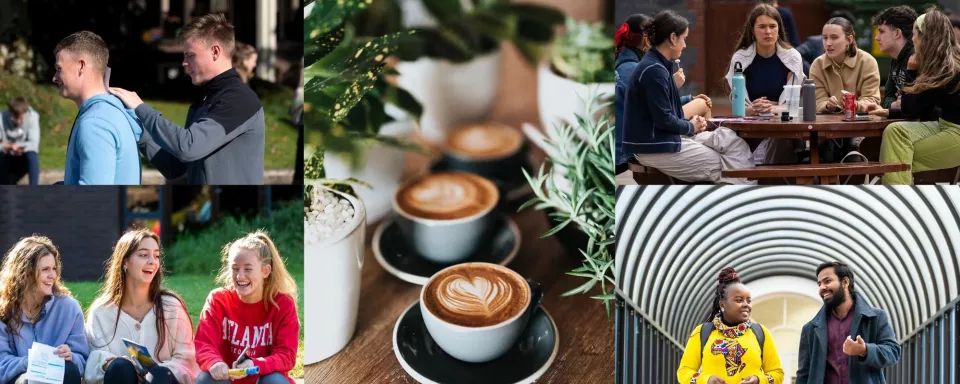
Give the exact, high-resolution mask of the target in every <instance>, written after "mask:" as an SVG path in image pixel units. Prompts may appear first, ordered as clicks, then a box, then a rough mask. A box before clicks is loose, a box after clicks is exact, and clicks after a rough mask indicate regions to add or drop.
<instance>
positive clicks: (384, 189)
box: [324, 119, 416, 223]
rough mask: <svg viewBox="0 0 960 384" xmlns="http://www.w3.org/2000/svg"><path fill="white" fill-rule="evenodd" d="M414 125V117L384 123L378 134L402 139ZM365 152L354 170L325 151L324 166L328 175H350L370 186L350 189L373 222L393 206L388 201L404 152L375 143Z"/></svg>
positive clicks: (401, 166) (401, 170)
mask: <svg viewBox="0 0 960 384" xmlns="http://www.w3.org/2000/svg"><path fill="white" fill-rule="evenodd" d="M415 128H416V123H415V122H414V121H413V120H409V119H405V120H398V121H393V122H390V123H388V124H386V125H384V126H383V127H382V128H381V129H380V134H381V135H385V136H393V137H397V138H401V139H403V138H407V137H409V136H410V134H411V133H412V132H413V131H414V129H415ZM364 155H365V156H364V163H363V164H362V166H361V167H360V168H359V169H358V170H356V171H354V170H352V169H351V168H350V164H349V163H348V162H347V161H346V159H344V158H343V157H341V156H339V155H337V154H333V153H330V152H327V153H326V154H324V167H325V169H326V172H327V178H330V179H340V180H345V179H347V178H351V177H352V178H355V179H357V180H360V181H363V182H365V183H367V184H370V188H367V187H366V186H355V187H354V188H353V190H354V191H356V192H357V194H358V195H360V199H361V200H363V203H364V205H365V206H366V211H367V220H368V221H370V222H371V223H375V222H377V221H380V219H382V218H383V217H385V216H386V215H387V214H389V213H390V211H391V210H392V209H393V208H392V205H391V202H392V201H393V194H394V192H395V191H396V189H397V187H399V185H400V179H401V177H402V176H403V168H404V166H405V165H406V163H407V153H406V152H405V151H403V150H402V149H398V148H392V147H386V146H383V145H379V144H377V145H371V146H369V147H367V148H365V153H364Z"/></svg>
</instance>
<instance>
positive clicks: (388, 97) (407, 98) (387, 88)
mask: <svg viewBox="0 0 960 384" xmlns="http://www.w3.org/2000/svg"><path fill="white" fill-rule="evenodd" d="M377 91H379V92H380V96H381V97H382V98H383V100H384V101H386V102H388V103H392V104H393V105H396V106H397V107H399V108H400V109H402V110H404V111H405V112H407V113H409V114H410V115H411V116H413V117H414V119H416V120H419V119H420V116H421V115H423V106H422V105H420V102H418V101H417V99H416V98H415V97H413V95H411V94H410V92H407V91H406V90H404V89H403V88H400V87H397V86H395V85H393V84H390V83H387V82H386V81H383V79H380V80H378V81H377Z"/></svg>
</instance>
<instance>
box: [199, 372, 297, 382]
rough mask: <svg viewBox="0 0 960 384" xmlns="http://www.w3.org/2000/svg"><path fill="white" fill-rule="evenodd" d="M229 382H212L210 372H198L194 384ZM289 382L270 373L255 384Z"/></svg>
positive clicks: (281, 375) (284, 377) (280, 375)
mask: <svg viewBox="0 0 960 384" xmlns="http://www.w3.org/2000/svg"><path fill="white" fill-rule="evenodd" d="M230 383H231V381H230V380H214V379H213V376H210V372H200V376H199V377H197V383H196V384H230ZM289 383H290V380H289V379H287V377H286V376H284V375H283V374H282V373H277V372H274V373H271V374H269V375H266V376H260V378H259V379H257V384H289Z"/></svg>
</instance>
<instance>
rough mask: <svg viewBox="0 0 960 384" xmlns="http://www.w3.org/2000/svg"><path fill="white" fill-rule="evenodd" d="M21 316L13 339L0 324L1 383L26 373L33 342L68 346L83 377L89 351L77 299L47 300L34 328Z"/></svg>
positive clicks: (55, 297)
mask: <svg viewBox="0 0 960 384" xmlns="http://www.w3.org/2000/svg"><path fill="white" fill-rule="evenodd" d="M21 316H22V317H23V324H22V325H21V326H20V335H19V336H16V337H11V336H12V335H11V334H10V332H9V329H8V328H7V325H6V324H5V323H3V322H0V383H9V382H11V381H12V380H13V379H15V378H17V377H18V376H20V375H22V374H24V373H26V372H27V352H28V351H29V350H30V347H32V346H33V342H34V341H36V342H38V343H41V344H46V345H49V346H51V347H54V348H56V347H58V346H60V345H62V344H66V345H67V346H69V347H70V351H71V352H73V359H72V360H73V363H74V364H76V365H77V368H79V369H80V374H81V375H83V368H84V367H85V366H86V361H87V356H89V354H90V350H89V347H88V346H87V335H86V333H84V329H83V311H82V310H81V309H80V303H78V302H77V300H76V299H74V298H72V297H70V296H48V299H47V302H46V303H44V304H43V309H41V310H40V315H39V316H40V317H39V320H37V323H36V324H31V323H30V320H28V319H27V315H26V314H22V315H21Z"/></svg>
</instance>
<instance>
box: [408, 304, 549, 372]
mask: <svg viewBox="0 0 960 384" xmlns="http://www.w3.org/2000/svg"><path fill="white" fill-rule="evenodd" d="M559 346H560V342H559V336H558V332H557V325H556V323H554V321H553V318H552V317H550V314H549V313H547V310H546V309H545V308H543V307H542V306H541V307H540V308H539V309H538V310H537V311H536V312H534V314H533V315H532V317H531V318H530V320H529V322H528V323H527V327H526V329H524V330H523V333H522V334H521V335H520V339H519V340H517V342H516V343H515V344H514V346H513V347H511V348H510V349H509V350H508V351H507V352H506V353H505V354H504V355H503V356H500V357H499V358H497V359H495V360H493V361H489V362H486V363H467V362H463V361H460V360H457V359H455V358H453V357H451V356H450V355H448V354H447V353H446V352H444V351H443V349H440V346H439V345H437V344H436V343H435V342H434V341H433V338H432V337H430V333H429V332H428V331H427V326H426V324H424V322H423V314H422V312H421V311H420V301H416V302H414V303H413V305H411V306H410V307H409V308H407V309H406V311H404V312H403V314H401V315H400V318H399V319H397V324H396V326H394V328H393V354H394V355H395V356H396V357H397V360H398V361H399V362H400V365H401V366H402V367H403V370H404V371H406V372H407V374H408V375H410V376H411V377H413V378H414V379H415V380H417V381H418V382H420V383H424V384H439V383H463V384H471V383H484V384H499V383H511V384H520V383H533V382H534V381H535V380H537V379H538V378H540V376H542V375H543V374H544V372H546V371H547V369H549V368H550V365H551V364H552V363H553V359H554V358H555V357H556V356H557V351H558V349H559Z"/></svg>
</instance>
